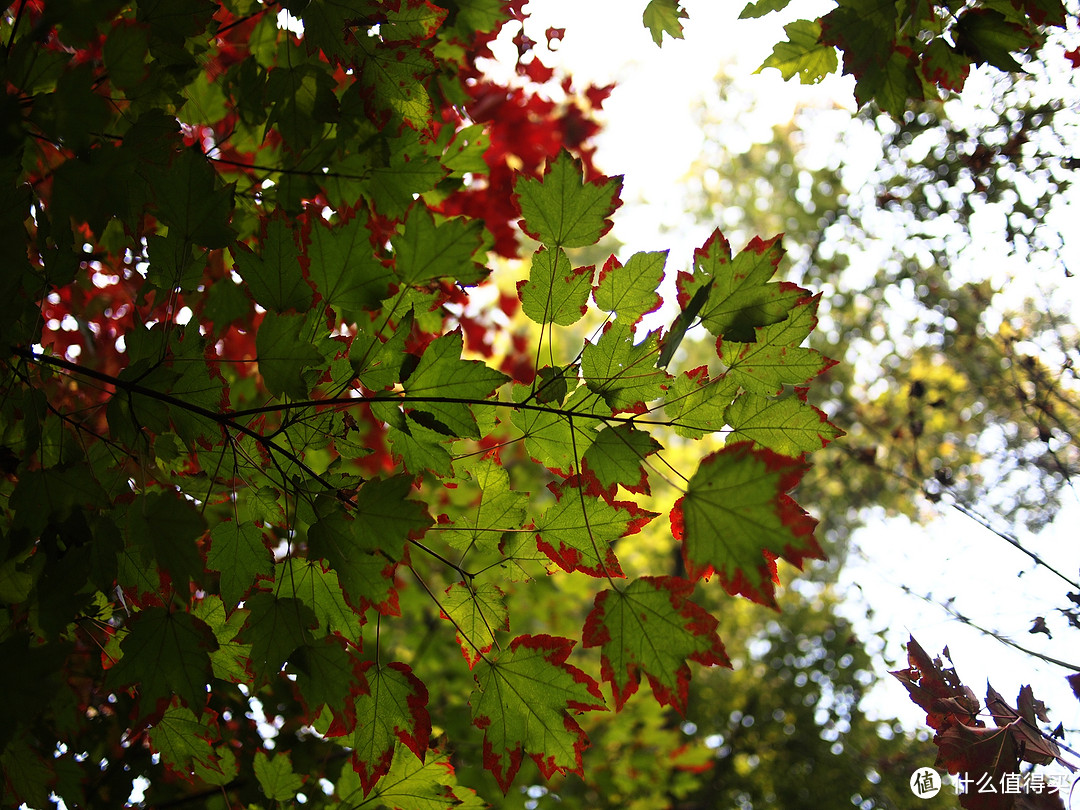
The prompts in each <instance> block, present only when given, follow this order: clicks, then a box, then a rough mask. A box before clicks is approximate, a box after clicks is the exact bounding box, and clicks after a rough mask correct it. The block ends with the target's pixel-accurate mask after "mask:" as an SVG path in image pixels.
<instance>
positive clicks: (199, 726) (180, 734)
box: [148, 703, 221, 780]
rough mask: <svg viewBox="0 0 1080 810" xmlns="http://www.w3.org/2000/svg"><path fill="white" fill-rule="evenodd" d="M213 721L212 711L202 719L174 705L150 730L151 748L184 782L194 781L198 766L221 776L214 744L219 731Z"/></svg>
mask: <svg viewBox="0 0 1080 810" xmlns="http://www.w3.org/2000/svg"><path fill="white" fill-rule="evenodd" d="M214 720H215V717H214V714H213V713H212V712H207V713H205V714H203V715H202V718H200V717H199V716H197V715H196V714H195V713H194V712H193V711H191V709H189V708H187V707H186V706H180V705H178V704H176V703H173V704H171V705H170V706H169V707H168V708H167V709H166V710H165V712H164V714H163V715H162V716H161V719H160V720H158V721H157V722H156V723H155V724H154V727H153V728H152V729H150V733H149V735H148V737H149V739H150V745H151V747H152V748H153V750H155V751H156V752H157V753H159V754H161V757H162V759H163V760H164V761H165V764H166V765H167V766H168V768H169V770H171V771H172V772H173V773H175V774H178V775H179V776H182V777H183V778H185V779H188V780H192V771H193V770H194V769H195V768H196V767H197V766H199V767H201V768H202V769H204V770H205V771H210V772H217V773H219V774H220V773H221V767H220V765H219V764H218V756H217V754H216V753H215V752H214V748H213V746H212V745H211V743H212V742H213V741H214V740H216V739H217V738H218V732H217V730H216V729H214V728H212V727H211V726H210V725H208V723H213V722H214Z"/></svg>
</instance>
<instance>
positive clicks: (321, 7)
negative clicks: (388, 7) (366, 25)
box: [302, 0, 381, 62]
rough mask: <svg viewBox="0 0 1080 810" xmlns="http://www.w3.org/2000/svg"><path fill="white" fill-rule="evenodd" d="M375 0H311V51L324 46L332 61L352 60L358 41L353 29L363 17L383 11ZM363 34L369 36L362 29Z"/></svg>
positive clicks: (307, 20) (307, 30) (307, 29)
mask: <svg viewBox="0 0 1080 810" xmlns="http://www.w3.org/2000/svg"><path fill="white" fill-rule="evenodd" d="M380 10H381V9H380V4H379V3H378V2H373V0H334V2H315V3H310V4H307V6H306V8H304V12H303V15H302V18H303V20H304V42H305V43H306V44H307V47H308V50H309V51H312V52H314V51H316V50H321V51H322V52H323V53H324V54H326V56H327V58H328V59H329V60H330V61H331V62H339V61H342V60H345V61H348V60H350V59H351V58H352V57H353V56H354V53H355V50H356V45H355V43H354V37H353V34H352V33H350V32H351V31H353V30H354V29H356V28H357V27H359V26H360V25H361V22H360V21H361V20H364V19H366V18H368V17H370V16H371V15H372V14H375V13H376V12H378V11H380ZM360 36H365V34H364V33H363V32H360Z"/></svg>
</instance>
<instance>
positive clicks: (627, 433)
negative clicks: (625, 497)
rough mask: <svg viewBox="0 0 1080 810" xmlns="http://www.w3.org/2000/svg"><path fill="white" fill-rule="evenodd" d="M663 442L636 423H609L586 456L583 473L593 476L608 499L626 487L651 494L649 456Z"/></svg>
mask: <svg viewBox="0 0 1080 810" xmlns="http://www.w3.org/2000/svg"><path fill="white" fill-rule="evenodd" d="M661 449H662V448H661V446H660V443H659V442H658V441H656V439H654V438H653V437H652V436H651V435H650V434H649V433H647V432H645V431H644V430H638V429H637V428H635V427H633V426H632V425H628V424H621V425H609V426H607V427H605V428H604V429H603V430H601V431H600V432H599V433H597V434H596V439H595V441H593V443H592V445H591V446H590V447H589V449H588V450H587V451H586V452H585V455H584V456H583V457H582V465H581V466H582V472H583V473H584V475H585V476H586V477H590V476H591V477H592V478H593V479H595V481H596V483H597V484H598V485H599V486H600V489H601V490H602V491H603V492H605V493H606V494H607V496H608V498H609V499H610V498H614V497H615V490H616V488H617V487H619V486H622V487H623V488H624V489H626V490H627V491H628V492H640V493H643V494H645V495H648V494H649V479H648V475H647V473H646V472H645V459H646V458H647V457H649V456H651V455H652V454H653V453H656V452H658V451H659V450H661Z"/></svg>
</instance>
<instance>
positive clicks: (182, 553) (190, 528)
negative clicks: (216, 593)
mask: <svg viewBox="0 0 1080 810" xmlns="http://www.w3.org/2000/svg"><path fill="white" fill-rule="evenodd" d="M205 530H206V521H205V520H204V519H203V517H202V515H201V514H199V512H198V511H197V510H196V509H195V507H194V506H192V505H191V503H190V502H188V501H186V500H184V499H183V498H182V497H180V496H179V495H178V494H177V493H175V492H172V491H168V492H149V493H147V494H145V495H143V496H142V497H140V498H139V499H138V500H136V501H135V502H134V503H133V504H132V505H131V507H130V508H129V510H128V537H129V543H130V546H131V547H132V548H133V549H135V550H136V552H137V554H138V557H139V558H141V561H142V562H143V563H145V564H147V565H157V567H158V569H159V570H160V571H162V572H164V573H166V574H168V576H169V579H170V580H171V581H172V587H173V590H175V591H176V592H177V593H180V594H185V596H186V594H187V593H188V592H189V587H188V586H189V583H190V581H191V580H192V579H195V580H200V579H202V573H203V561H202V556H201V555H200V554H199V549H198V547H197V546H196V544H195V541H196V540H198V539H199V538H200V537H201V536H202V534H203V532H204V531H205Z"/></svg>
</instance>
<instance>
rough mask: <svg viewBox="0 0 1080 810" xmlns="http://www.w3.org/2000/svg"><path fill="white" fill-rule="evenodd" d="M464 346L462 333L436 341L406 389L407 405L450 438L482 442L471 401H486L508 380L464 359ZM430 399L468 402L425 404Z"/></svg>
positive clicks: (504, 376) (487, 368) (486, 367)
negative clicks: (468, 438)
mask: <svg viewBox="0 0 1080 810" xmlns="http://www.w3.org/2000/svg"><path fill="white" fill-rule="evenodd" d="M463 343H464V339H463V338H462V335H461V331H460V330H458V331H455V332H451V333H450V334H448V335H443V336H442V337H439V338H436V339H435V340H433V341H432V342H431V343H430V344H428V347H427V348H426V349H425V350H424V354H423V356H421V358H420V362H419V363H418V364H417V365H416V368H415V369H414V370H413V373H412V374H411V375H409V378H408V379H407V380H405V382H404V384H403V387H404V389H405V394H406V398H407V401H408V403H409V405H408V406H409V407H411V408H413V409H415V410H416V411H417V412H419V413H422V414H426V415H428V416H430V417H431V418H432V419H433V420H435V422H436V424H437V425H439V426H442V427H445V428H446V430H448V431H449V434H448V435H452V436H460V437H471V438H476V439H479V438H480V430H479V427H478V425H477V422H476V417H475V416H474V415H473V412H472V410H471V408H470V405H471V402H469V401H482V400H486V399H487V398H488V397H490V396H491V395H492V394H493V393H494V392H495V390H496V389H497V388H498V387H499V386H500V385H502V384H503V383H504V382H506V381H507V380H508V379H509V378H508V377H507V376H506V375H505V374H502V373H501V372H498V371H496V370H495V369H493V368H490V367H489V366H488V365H487V364H485V363H483V362H482V361H479V360H462V359H461V351H462V348H463ZM427 398H430V400H455V399H456V400H466V401H465V402H452V401H451V402H447V401H430V400H429V401H427V402H423V400H424V399H427ZM428 427H431V425H428Z"/></svg>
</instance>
